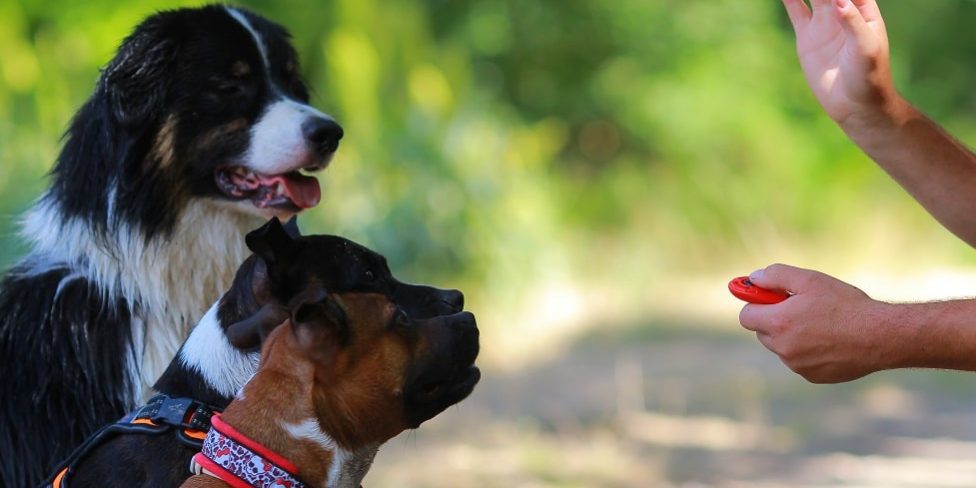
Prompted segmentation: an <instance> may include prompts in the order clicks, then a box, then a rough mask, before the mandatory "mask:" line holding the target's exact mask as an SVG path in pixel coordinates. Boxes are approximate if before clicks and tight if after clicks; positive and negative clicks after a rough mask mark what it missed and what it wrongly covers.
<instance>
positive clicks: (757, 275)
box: [749, 268, 765, 281]
mask: <svg viewBox="0 0 976 488" xmlns="http://www.w3.org/2000/svg"><path fill="white" fill-rule="evenodd" d="M764 269H765V268H764ZM762 275H763V270H762V269H757V270H755V271H753V272H752V273H749V281H755V280H759V279H762Z"/></svg>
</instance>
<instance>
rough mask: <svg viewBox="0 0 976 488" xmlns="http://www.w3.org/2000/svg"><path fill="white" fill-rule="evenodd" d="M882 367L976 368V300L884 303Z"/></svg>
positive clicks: (880, 340) (880, 323) (879, 331)
mask: <svg viewBox="0 0 976 488" xmlns="http://www.w3.org/2000/svg"><path fill="white" fill-rule="evenodd" d="M876 317H878V319H879V320H878V322H877V323H875V324H873V326H874V327H876V328H877V329H876V332H877V334H872V335H873V336H874V337H876V338H877V340H878V344H879V345H878V347H879V348H881V349H882V350H883V352H884V354H883V355H882V356H881V357H879V359H880V360H881V362H880V363H879V364H878V366H879V367H878V369H895V368H941V369H954V370H962V371H976V300H972V299H969V300H951V301H944V302H930V303H911V304H881V305H880V308H879V312H878V314H877V315H876Z"/></svg>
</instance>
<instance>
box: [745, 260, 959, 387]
mask: <svg viewBox="0 0 976 488" xmlns="http://www.w3.org/2000/svg"><path fill="white" fill-rule="evenodd" d="M750 280H752V282H753V283H754V284H756V285H757V286H761V287H764V288H769V289H774V290H784V291H789V292H791V293H792V296H791V297H790V298H788V299H786V300H785V301H783V302H781V303H778V304H775V305H754V304H749V305H746V306H745V307H743V309H742V311H741V312H740V314H739V321H740V322H741V323H742V326H743V327H745V328H746V329H748V330H751V331H754V332H755V333H756V336H757V338H758V339H759V341H760V342H761V343H762V344H763V345H764V346H766V347H767V348H768V349H769V350H770V351H772V352H774V353H775V354H776V355H778V356H779V357H780V359H781V360H782V361H783V363H784V364H786V365H787V366H788V367H789V368H790V369H792V370H793V371H795V372H796V373H797V374H800V375H801V376H803V377H804V378H806V379H807V380H809V381H811V382H814V383H839V382H843V381H850V380H853V379H856V378H860V377H862V376H865V375H868V374H871V373H874V372H876V371H881V370H886V369H896V368H944V369H957V370H966V371H976V300H953V301H945V302H931V303H916V304H890V303H885V302H881V301H877V300H873V299H872V298H870V297H869V296H868V295H867V294H865V293H864V292H863V291H861V290H859V289H857V288H855V287H853V286H851V285H849V284H847V283H844V282H842V281H839V280H837V279H836V278H833V277H830V276H827V275H825V274H823V273H819V272H816V271H812V270H806V269H802V268H796V267H793V266H787V265H783V264H774V265H771V266H768V267H766V268H765V269H763V270H760V271H757V272H755V273H752V274H751V275H750Z"/></svg>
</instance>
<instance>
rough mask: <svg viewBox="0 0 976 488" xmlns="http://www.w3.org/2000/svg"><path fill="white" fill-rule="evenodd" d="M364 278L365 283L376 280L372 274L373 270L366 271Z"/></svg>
mask: <svg viewBox="0 0 976 488" xmlns="http://www.w3.org/2000/svg"><path fill="white" fill-rule="evenodd" d="M365 276H366V281H369V282H372V281H373V280H375V279H376V275H375V274H374V273H373V270H371V269H367V270H366V275H365Z"/></svg>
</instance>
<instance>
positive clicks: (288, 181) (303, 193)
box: [265, 172, 322, 208]
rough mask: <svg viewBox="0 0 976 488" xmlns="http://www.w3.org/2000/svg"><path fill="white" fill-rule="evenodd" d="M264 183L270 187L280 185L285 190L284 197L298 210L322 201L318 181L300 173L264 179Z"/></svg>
mask: <svg viewBox="0 0 976 488" xmlns="http://www.w3.org/2000/svg"><path fill="white" fill-rule="evenodd" d="M265 182H266V184H267V185H268V186H271V187H274V185H277V184H278V183H281V184H282V185H283V186H284V188H285V195H286V196H287V197H288V199H290V200H291V201H292V203H294V204H295V205H296V206H298V207H299V208H312V207H314V206H316V205H318V204H319V200H321V199H322V190H320V189H319V180H316V179H315V178H313V177H311V176H305V175H303V174H301V173H297V172H296V173H289V174H287V175H279V176H272V177H269V178H266V179H265Z"/></svg>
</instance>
